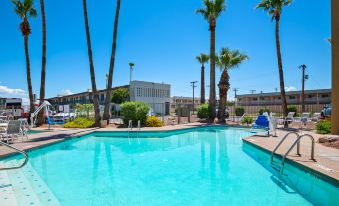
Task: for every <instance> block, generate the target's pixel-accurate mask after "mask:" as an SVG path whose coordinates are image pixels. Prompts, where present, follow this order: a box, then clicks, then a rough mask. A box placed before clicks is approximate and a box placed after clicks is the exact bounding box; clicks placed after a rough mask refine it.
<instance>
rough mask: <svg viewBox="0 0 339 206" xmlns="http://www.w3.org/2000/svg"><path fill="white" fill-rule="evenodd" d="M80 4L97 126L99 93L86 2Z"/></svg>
mask: <svg viewBox="0 0 339 206" xmlns="http://www.w3.org/2000/svg"><path fill="white" fill-rule="evenodd" d="M82 5H83V9H84V18H85V29H86V39H87V50H88V59H89V69H90V74H91V83H92V96H93V106H94V118H95V126H97V127H99V126H100V120H101V117H100V108H99V95H98V92H97V86H96V81H95V71H94V63H93V55H92V46H91V35H90V32H89V25H88V16H87V2H86V0H82Z"/></svg>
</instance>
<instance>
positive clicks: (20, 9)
mask: <svg viewBox="0 0 339 206" xmlns="http://www.w3.org/2000/svg"><path fill="white" fill-rule="evenodd" d="M12 2H13V4H14V5H15V13H16V14H18V15H19V17H20V19H21V20H22V22H21V23H20V30H21V33H22V36H24V45H25V55H26V75H27V86H28V95H29V104H30V114H29V115H31V113H33V112H34V97H33V90H32V81H31V65H30V59H29V51H28V37H29V35H30V34H31V27H30V25H29V22H28V18H30V17H36V16H37V15H38V13H37V11H36V9H35V8H34V5H33V0H23V1H20V0H13V1H12ZM28 119H30V118H28Z"/></svg>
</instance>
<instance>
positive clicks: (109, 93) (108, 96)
mask: <svg viewBox="0 0 339 206" xmlns="http://www.w3.org/2000/svg"><path fill="white" fill-rule="evenodd" d="M119 13H120V0H117V6H116V10H115V19H114V29H113V43H112V53H111V60H110V64H109V71H108V81H107V89H106V99H105V109H104V116H103V119H104V120H107V122H109V121H108V120H109V118H110V111H109V110H110V104H111V98H112V81H113V70H114V63H115V51H116V48H117V35H118V24H119Z"/></svg>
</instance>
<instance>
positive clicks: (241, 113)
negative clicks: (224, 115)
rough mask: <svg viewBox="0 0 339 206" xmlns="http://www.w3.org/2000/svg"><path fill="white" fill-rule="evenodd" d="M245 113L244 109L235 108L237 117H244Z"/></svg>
mask: <svg viewBox="0 0 339 206" xmlns="http://www.w3.org/2000/svg"><path fill="white" fill-rule="evenodd" d="M244 113H245V108H243V107H237V108H235V115H236V116H242V115H244Z"/></svg>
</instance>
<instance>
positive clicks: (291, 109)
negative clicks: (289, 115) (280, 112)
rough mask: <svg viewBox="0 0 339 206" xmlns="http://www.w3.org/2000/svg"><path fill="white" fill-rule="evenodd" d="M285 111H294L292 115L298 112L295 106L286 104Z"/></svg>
mask: <svg viewBox="0 0 339 206" xmlns="http://www.w3.org/2000/svg"><path fill="white" fill-rule="evenodd" d="M287 112H294V116H297V112H298V109H297V106H294V105H290V106H287Z"/></svg>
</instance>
